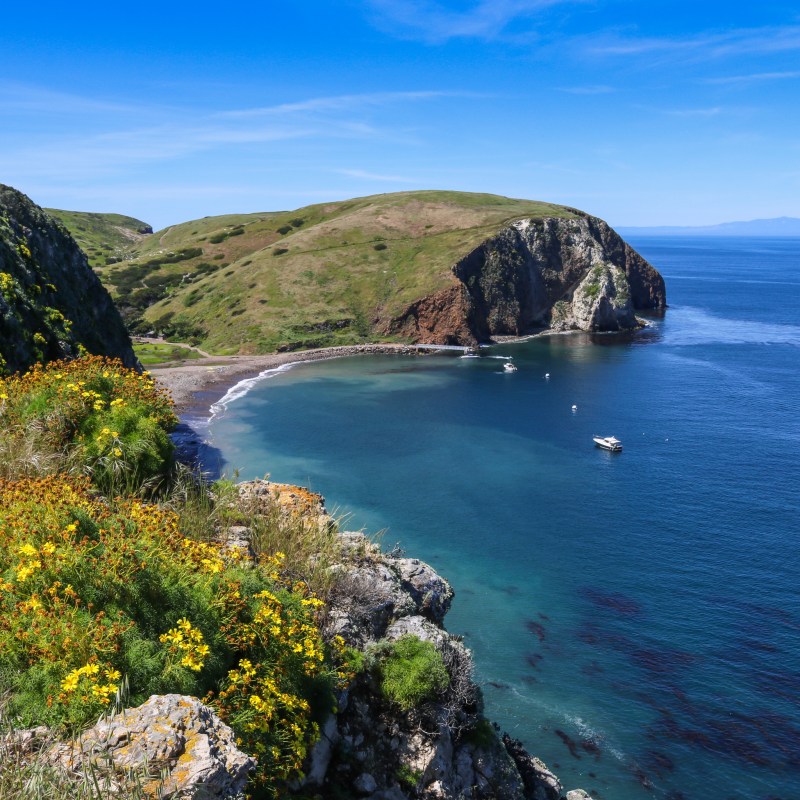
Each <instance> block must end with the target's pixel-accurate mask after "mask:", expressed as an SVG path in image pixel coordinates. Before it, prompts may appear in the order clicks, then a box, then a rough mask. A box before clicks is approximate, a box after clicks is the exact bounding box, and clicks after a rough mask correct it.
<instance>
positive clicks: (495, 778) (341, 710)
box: [223, 481, 591, 800]
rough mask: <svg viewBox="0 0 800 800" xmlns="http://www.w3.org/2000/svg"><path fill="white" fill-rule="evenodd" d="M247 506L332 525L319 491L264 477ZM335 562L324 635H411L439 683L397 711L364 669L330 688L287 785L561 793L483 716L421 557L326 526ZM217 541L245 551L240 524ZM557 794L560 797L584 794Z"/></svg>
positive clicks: (471, 796)
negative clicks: (302, 760) (310, 742)
mask: <svg viewBox="0 0 800 800" xmlns="http://www.w3.org/2000/svg"><path fill="white" fill-rule="evenodd" d="M239 495H240V498H241V500H242V502H243V503H244V504H245V505H246V506H247V507H248V508H250V509H251V510H252V509H258V510H260V511H261V512H262V513H270V509H274V508H275V507H276V506H277V507H278V508H280V509H281V510H282V513H284V514H289V515H299V516H300V517H302V519H303V520H304V521H305V523H306V524H308V525H311V526H314V527H316V526H322V527H327V528H330V529H331V530H334V529H335V526H334V523H333V520H332V519H331V517H330V516H328V514H327V512H326V510H325V505H324V500H323V498H322V497H321V496H320V495H317V494H314V493H313V492H309V491H308V490H306V489H302V488H298V487H293V486H288V485H286V484H276V483H271V482H269V481H250V482H246V483H243V484H240V486H239ZM337 538H338V544H339V554H340V561H339V563H337V564H334V565H333V566H332V567H331V568H330V569H331V570H332V572H333V573H335V587H334V589H333V590H332V593H331V596H330V597H329V598H328V609H327V615H326V622H325V626H324V633H325V636H326V638H327V639H329V640H333V639H334V638H335V637H341V639H342V640H343V641H344V643H345V644H347V645H348V646H350V647H353V648H355V649H356V650H359V651H361V652H364V653H367V654H369V653H370V651H371V650H373V649H374V648H375V647H380V646H381V644H384V645H385V644H386V643H391V642H397V641H398V640H399V639H401V638H402V637H406V636H409V635H411V636H414V637H417V638H418V639H420V640H422V641H424V642H430V643H431V644H432V645H433V646H434V647H435V648H436V650H437V651H438V652H439V653H440V654H441V656H442V661H443V663H444V665H445V667H446V669H447V673H448V676H449V685H448V687H447V689H446V690H444V691H442V692H440V693H439V694H438V695H437V696H436V697H434V698H431V699H429V700H428V701H426V702H424V703H422V704H421V705H419V706H416V707H414V708H412V709H407V710H404V709H403V708H401V707H398V705H397V704H396V703H394V702H391V701H390V700H387V698H386V697H385V696H383V694H382V692H381V690H380V688H379V685H378V684H379V681H378V679H377V676H376V674H375V671H374V670H370V669H364V670H362V671H361V672H359V674H358V675H357V676H356V677H355V679H354V680H353V682H352V683H351V684H350V685H349V686H348V688H347V689H346V690H344V691H342V692H341V693H340V694H339V697H338V702H337V709H336V711H335V713H333V714H331V715H330V716H329V717H328V719H327V721H325V723H324V724H323V726H322V736H321V738H320V740H319V742H318V743H317V744H316V746H315V747H314V749H313V751H312V753H311V754H310V756H309V758H308V760H307V764H306V769H305V777H304V779H303V782H302V783H301V784H298V785H296V786H294V787H293V788H294V790H295V791H297V792H298V793H299V794H300V795H301V796H304V794H305V793H311V794H313V795H314V796H315V797H320V798H323V799H324V800H336V799H337V798H341V797H359V798H364V799H365V800H410V799H411V798H422V799H423V800H451V799H452V800H561V799H562V798H563V797H565V795H564V794H563V789H562V786H561V783H560V782H559V780H558V778H557V777H556V776H555V775H554V774H553V773H552V772H551V771H550V770H549V769H548V768H547V767H546V766H545V764H544V763H542V761H540V760H539V759H538V758H535V757H534V756H531V755H530V754H528V753H527V752H526V751H525V749H524V748H523V747H522V745H521V744H520V743H519V742H516V741H514V740H512V739H510V738H509V737H508V736H501V735H500V734H499V732H498V730H497V729H496V728H495V727H494V726H493V725H492V724H491V723H490V722H488V721H487V719H486V718H485V716H484V715H483V703H482V696H481V691H480V688H479V687H478V686H477V685H476V684H475V683H474V681H473V675H472V656H471V654H470V652H469V650H468V649H467V648H466V647H465V646H464V645H463V644H462V642H461V641H460V639H459V637H457V636H453V635H451V634H449V633H448V632H447V630H446V629H445V627H444V618H445V615H446V614H447V612H448V610H449V609H450V605H451V602H452V600H453V596H454V593H453V590H452V588H451V587H450V584H449V583H448V582H447V581H446V580H445V579H444V578H442V577H441V576H440V575H438V574H437V573H436V572H435V571H434V570H433V569H432V568H431V567H430V566H429V565H428V564H425V563H424V562H422V561H419V560H418V559H415V558H405V557H403V556H402V555H401V554H397V553H384V552H382V551H381V549H380V548H379V547H378V546H377V545H375V544H374V543H372V542H370V541H369V540H368V539H367V538H366V537H365V536H364V535H363V534H362V533H355V532H338V533H337ZM223 541H224V542H225V544H226V546H228V545H233V546H236V547H238V548H240V549H241V550H242V551H243V552H247V551H248V550H249V544H248V531H247V529H245V528H239V527H237V528H231V529H229V530H228V534H227V536H224V537H223ZM569 794H570V793H568V794H567V800H578V798H582V797H586V798H588V800H591V798H589V797H588V795H584V793H583V792H580V794H576V793H574V794H573V796H572V797H569Z"/></svg>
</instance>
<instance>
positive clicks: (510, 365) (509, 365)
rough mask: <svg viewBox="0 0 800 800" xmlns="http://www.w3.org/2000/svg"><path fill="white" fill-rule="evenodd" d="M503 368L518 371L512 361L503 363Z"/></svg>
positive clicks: (507, 370)
mask: <svg viewBox="0 0 800 800" xmlns="http://www.w3.org/2000/svg"><path fill="white" fill-rule="evenodd" d="M503 369H504V370H505V371H506V372H516V371H517V368H516V367H515V366H514V365H513V364H512V363H511V362H510V361H506V363H505V364H503Z"/></svg>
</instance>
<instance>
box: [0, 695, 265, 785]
mask: <svg viewBox="0 0 800 800" xmlns="http://www.w3.org/2000/svg"><path fill="white" fill-rule="evenodd" d="M34 752H38V753H39V756H38V758H39V760H40V762H41V763H46V764H49V765H50V766H51V767H52V768H54V769H56V770H58V771H59V772H60V773H61V774H62V775H63V776H64V778H65V779H66V780H68V781H69V780H72V781H74V782H75V784H76V785H86V784H87V781H88V782H90V783H91V784H92V785H94V786H98V787H102V790H103V792H102V794H103V797H107V796H108V797H120V798H123V797H132V796H134V795H135V796H136V797H139V796H141V797H143V798H147V799H148V800H227V799H230V800H232V799H233V798H237V797H242V796H243V792H244V789H245V786H246V785H247V781H248V778H249V776H250V773H251V772H252V771H253V770H254V769H255V767H256V761H255V759H253V758H251V757H250V756H248V755H246V754H245V753H243V752H242V751H241V750H239V748H238V747H237V746H236V737H235V736H234V733H233V731H232V730H231V729H230V728H229V727H228V726H227V725H226V724H225V723H223V722H222V721H221V720H220V719H219V717H217V716H216V714H214V712H213V711H212V710H211V709H210V708H208V707H207V706H204V705H203V704H202V703H201V702H200V701H199V700H197V699H195V698H194V697H184V696H182V695H176V694H169V695H153V696H152V697H151V698H150V699H149V700H148V701H147V702H145V703H143V704H142V705H141V706H138V707H137V708H130V709H126V710H125V711H124V712H122V713H120V714H117V715H113V716H110V717H108V718H104V719H101V720H100V721H99V722H98V723H97V725H95V726H94V727H93V728H90V729H89V730H87V731H84V733H82V734H81V736H80V737H79V738H78V739H76V740H74V741H71V742H56V743H53V736H52V734H51V732H50V731H48V730H47V729H46V728H35V729H31V730H23V731H15V732H14V733H13V737H12V736H9V735H6V736H5V737H4V738H3V739H2V740H0V756H3V757H7V758H9V759H10V760H11V762H12V763H13V762H14V761H15V760H16V759H18V758H20V757H22V758H23V759H24V757H25V755H26V754H28V755H30V754H32V753H34ZM2 766H3V765H2V764H0V770H2Z"/></svg>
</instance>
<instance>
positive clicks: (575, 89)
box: [558, 86, 617, 95]
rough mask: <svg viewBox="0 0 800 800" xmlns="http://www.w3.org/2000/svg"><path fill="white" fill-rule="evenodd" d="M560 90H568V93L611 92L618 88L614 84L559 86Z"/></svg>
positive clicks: (591, 93) (590, 93)
mask: <svg viewBox="0 0 800 800" xmlns="http://www.w3.org/2000/svg"><path fill="white" fill-rule="evenodd" d="M558 91H559V92H566V93H567V94H583V95H593V94H611V93H612V92H616V91H617V90H616V89H615V88H614V87H613V86H559V87H558Z"/></svg>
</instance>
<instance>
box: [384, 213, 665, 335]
mask: <svg viewBox="0 0 800 800" xmlns="http://www.w3.org/2000/svg"><path fill="white" fill-rule="evenodd" d="M666 303H667V299H666V289H665V287H664V279H663V278H662V277H661V275H660V274H659V273H658V271H657V270H656V269H655V268H654V267H652V266H651V265H650V264H649V263H648V262H647V261H645V259H643V258H642V257H641V256H640V255H639V254H638V253H637V252H636V251H635V250H633V248H631V247H630V245H628V244H627V243H626V242H624V241H623V240H622V239H621V238H620V236H619V235H618V234H617V233H615V232H614V231H613V230H612V229H611V228H610V227H609V226H608V225H607V224H606V223H605V222H603V220H601V219H597V218H596V217H591V216H588V215H583V216H578V217H576V218H571V219H564V218H560V217H544V218H541V219H521V220H518V221H516V222H513V223H511V224H510V225H508V226H507V227H505V228H503V230H501V231H500V232H499V233H498V234H496V235H495V236H492V237H491V238H489V239H487V240H486V241H484V242H483V243H482V244H480V245H479V246H478V247H476V248H475V249H474V250H472V251H471V252H470V253H469V254H468V255H466V256H465V257H463V258H462V259H461V260H459V261H458V263H456V264H455V266H454V267H453V269H452V281H451V285H450V286H447V287H446V288H444V289H441V290H439V291H437V292H436V293H434V294H432V295H429V296H427V297H424V298H422V299H420V300H418V301H416V302H414V303H412V304H410V305H409V306H408V307H407V308H406V309H405V311H404V312H403V313H401V314H400V315H399V316H398V317H396V318H395V319H393V320H391V322H390V323H389V324H388V325H387V326H386V329H385V330H386V332H387V333H394V334H399V335H402V336H407V337H409V338H411V339H413V340H414V341H417V342H427V343H440V344H475V343H478V342H486V341H491V340H492V339H493V338H494V337H495V336H508V335H511V336H522V335H526V334H530V333H535V332H540V331H543V330H552V331H568V330H579V331H594V332H608V331H623V330H632V329H635V328H637V327H639V326H640V325H641V323H640V321H639V320H637V318H636V315H635V312H636V311H639V310H660V309H663V308H665V307H666Z"/></svg>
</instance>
